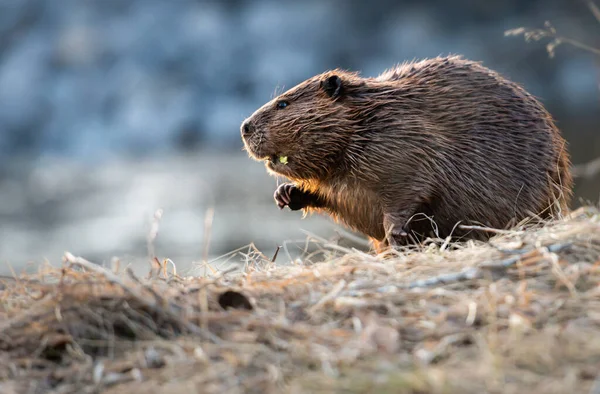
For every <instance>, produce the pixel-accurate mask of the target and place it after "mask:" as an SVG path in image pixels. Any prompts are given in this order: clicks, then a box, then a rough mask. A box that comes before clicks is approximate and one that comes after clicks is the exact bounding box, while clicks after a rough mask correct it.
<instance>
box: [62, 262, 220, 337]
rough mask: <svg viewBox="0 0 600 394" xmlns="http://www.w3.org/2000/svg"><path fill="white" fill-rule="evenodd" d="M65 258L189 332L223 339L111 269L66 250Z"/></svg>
mask: <svg viewBox="0 0 600 394" xmlns="http://www.w3.org/2000/svg"><path fill="white" fill-rule="evenodd" d="M63 259H64V261H65V262H68V263H69V264H72V265H79V266H81V267H83V268H85V269H87V270H89V271H92V272H95V273H97V274H100V275H102V276H104V277H105V278H106V280H108V281H109V282H110V283H113V284H116V285H118V286H120V287H121V288H122V289H123V290H124V291H125V292H126V293H127V294H129V295H130V296H132V297H133V298H134V299H135V300H136V301H137V302H139V303H140V304H141V305H143V306H145V307H146V308H148V309H150V310H151V311H152V312H154V313H156V314H157V315H159V316H162V317H166V318H167V319H166V320H171V321H176V322H178V323H179V324H180V325H181V326H182V327H184V328H185V329H187V330H188V331H189V332H191V333H193V334H196V335H199V336H200V337H202V338H204V339H206V340H210V341H212V342H215V343H220V342H221V339H220V338H218V337H217V336H216V335H214V334H212V333H211V332H209V331H207V330H203V329H201V328H200V327H198V326H196V325H194V324H192V323H190V322H187V321H183V320H182V319H181V317H180V316H179V315H178V314H177V313H175V312H173V311H171V310H167V309H164V308H161V307H160V305H158V303H157V302H156V301H157V300H158V299H160V298H155V299H154V302H152V301H150V300H149V299H148V297H145V296H144V295H143V294H142V293H140V292H139V291H138V290H137V289H136V288H133V287H131V286H129V285H128V284H127V283H125V282H124V281H123V280H122V279H121V278H120V277H118V276H117V275H115V274H113V273H112V272H111V271H109V270H107V269H105V268H104V267H102V266H100V265H98V264H94V263H92V262H90V261H87V260H86V259H84V258H82V257H75V256H74V255H73V254H71V253H69V252H65V255H64V257H63ZM136 279H137V278H136ZM138 282H139V281H138ZM152 293H154V294H153V295H154V296H155V297H157V294H156V293H155V292H153V291H152Z"/></svg>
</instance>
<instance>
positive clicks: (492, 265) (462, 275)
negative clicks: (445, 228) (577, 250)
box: [399, 243, 571, 289]
mask: <svg viewBox="0 0 600 394" xmlns="http://www.w3.org/2000/svg"><path fill="white" fill-rule="evenodd" d="M570 246H571V243H562V244H556V245H550V246H548V248H547V249H548V251H549V252H550V253H556V252H559V251H561V250H563V249H566V248H568V247H570ZM522 258H523V255H518V256H515V257H510V258H508V259H505V260H501V261H499V262H494V261H492V262H484V263H482V264H480V265H479V266H478V267H472V268H466V269H464V270H462V271H460V272H453V273H450V274H443V275H438V276H434V277H431V278H427V279H420V280H416V281H414V282H410V283H408V284H406V285H402V286H399V287H400V288H404V289H414V288H418V287H433V286H437V285H448V284H453V283H458V282H464V281H467V280H472V279H479V278H481V277H483V275H484V273H485V272H488V271H494V270H505V269H507V268H509V267H511V266H513V265H515V264H517V263H518V262H519V261H521V259H522Z"/></svg>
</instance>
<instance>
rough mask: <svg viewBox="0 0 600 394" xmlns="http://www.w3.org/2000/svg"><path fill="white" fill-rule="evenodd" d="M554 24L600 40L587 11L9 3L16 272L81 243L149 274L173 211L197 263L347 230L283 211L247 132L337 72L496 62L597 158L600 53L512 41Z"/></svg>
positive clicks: (4, 130) (1, 268)
mask: <svg viewBox="0 0 600 394" xmlns="http://www.w3.org/2000/svg"><path fill="white" fill-rule="evenodd" d="M545 21H551V22H552V24H553V25H554V27H555V28H556V29H557V32H558V34H559V35H562V36H565V37H569V38H574V39H577V40H579V41H582V42H585V43H586V44H588V45H591V46H593V47H598V48H600V23H599V21H598V20H596V19H595V17H594V15H593V12H591V11H590V8H589V4H588V2H586V1H573V0H555V1H552V0H527V1H523V0H488V1H480V0H454V1H447V0H402V1H400V0H377V1H376V0H369V1H349V0H338V1H333V0H305V1H302V2H286V1H272V0H252V1H241V0H221V1H200V0H178V1H163V0H131V1H127V0H0V272H9V271H10V269H15V270H16V271H17V272H19V271H21V270H23V269H25V268H26V267H29V269H35V267H36V266H37V265H38V264H39V263H41V262H43V261H44V260H45V259H47V260H48V261H50V262H51V263H52V264H60V258H61V256H62V253H63V252H64V251H65V250H69V251H70V252H72V253H74V254H76V255H82V256H84V257H86V258H88V259H90V260H92V261H94V262H98V263H106V262H110V260H111V258H112V257H113V256H119V257H120V258H121V259H122V262H124V263H131V264H133V265H134V266H136V267H146V266H145V265H144V264H146V263H145V258H146V256H147V254H146V253H147V252H146V238H147V235H148V233H149V229H150V222H151V218H152V216H153V214H154V212H155V211H156V210H157V209H159V208H162V209H163V210H164V214H163V216H162V220H161V222H160V231H159V234H158V238H157V239H156V240H155V242H154V248H155V250H156V253H157V254H158V255H159V256H161V257H170V258H171V259H172V260H173V261H174V262H175V263H176V264H177V266H178V268H180V270H181V269H187V268H189V267H192V266H193V263H194V262H198V261H201V260H202V259H203V258H207V257H208V258H210V259H212V258H216V257H218V256H219V255H221V254H224V253H227V252H229V251H231V250H235V249H237V248H240V247H242V246H244V245H248V244H249V243H251V242H254V243H255V244H256V246H257V247H258V248H259V249H260V250H261V251H263V252H264V253H265V254H266V255H269V256H270V255H272V254H273V253H274V251H275V249H276V247H277V245H282V243H283V241H285V240H303V239H305V238H306V235H305V233H304V232H303V231H308V232H311V233H314V234H317V235H319V236H322V237H325V238H328V237H332V236H335V234H336V233H337V232H338V231H339V228H338V227H337V226H335V225H333V224H331V223H330V222H329V221H328V220H327V219H324V218H320V217H316V216H313V217H311V218H307V219H304V220H302V219H301V213H298V212H290V211H287V210H285V211H279V210H278V209H277V208H276V206H275V205H274V203H273V200H272V193H273V191H274V189H275V187H276V185H277V180H276V179H275V178H272V177H270V176H269V175H267V174H266V172H265V170H264V168H263V166H262V165H261V164H260V163H256V162H253V161H251V160H250V159H248V158H247V155H246V153H245V152H243V151H242V149H241V148H242V142H241V139H240V136H239V125H240V123H241V121H242V120H243V119H244V118H245V117H246V116H248V115H250V114H251V113H252V112H253V111H254V110H255V109H256V108H258V107H259V106H261V105H262V104H263V103H265V102H266V101H268V100H270V99H271V98H272V97H273V94H274V92H275V90H276V88H277V89H279V91H280V90H281V89H282V88H289V87H291V86H293V85H295V84H296V83H298V82H300V81H302V80H304V79H306V78H308V77H310V76H312V75H314V74H317V73H320V72H323V71H325V70H326V69H330V68H334V67H342V68H347V69H352V70H357V71H361V72H362V73H363V75H367V76H376V75H377V74H379V73H380V72H382V71H383V70H384V69H386V68H389V67H391V66H393V65H394V64H395V63H400V62H403V61H405V60H411V59H413V58H423V57H432V56H437V55H440V54H442V55H443V54H449V53H452V54H462V55H464V56H465V57H467V58H470V59H473V60H478V61H483V62H484V65H486V66H488V67H490V68H492V69H495V70H497V71H499V72H501V73H502V74H504V75H505V76H506V77H508V78H510V79H513V80H515V81H516V82H519V83H521V84H523V85H524V86H525V88H526V89H527V90H529V91H530V92H531V93H533V94H534V95H536V96H537V97H539V98H540V99H541V100H542V101H543V102H544V104H545V105H546V106H547V108H548V109H549V111H550V112H551V113H552V114H553V115H554V116H555V118H556V119H557V121H558V124H559V127H560V128H561V129H562V131H563V133H564V135H565V137H566V138H567V140H568V141H569V143H570V151H571V155H572V158H573V162H574V163H575V164H578V163H585V162H587V161H590V160H592V159H594V158H596V157H598V156H600V132H599V131H600V130H599V129H598V128H599V125H600V122H599V121H600V99H599V98H600V94H599V92H600V90H599V82H600V72H599V70H600V68H599V61H600V56H598V55H594V54H592V53H590V52H588V51H584V50H581V49H577V48H574V47H572V46H570V45H566V44H565V45H562V46H560V47H558V48H557V49H556V51H555V52H556V53H555V56H554V57H553V58H550V57H549V55H548V53H547V51H546V48H545V46H546V44H547V43H548V42H550V41H551V39H543V40H541V41H540V42H530V43H526V42H525V41H524V39H523V37H521V36H519V37H505V36H504V32H505V31H506V30H509V29H514V28H518V27H529V28H542V27H543V26H544V22H545ZM599 180H600V178H599V177H598V176H596V177H587V178H585V179H578V180H577V186H576V195H577V200H576V201H575V205H579V204H580V202H579V199H584V200H589V201H592V202H597V201H598V195H599V192H600V182H599ZM206 244H208V245H210V246H209V249H208V251H207V250H206V248H205V245H206ZM301 245H302V243H301ZM290 248H291V247H290ZM290 253H292V254H293V252H290ZM236 259H237V260H236V261H239V260H240V257H239V256H238V257H236ZM286 260H287V261H289V257H288V256H287V255H286V256H282V255H280V257H279V258H278V262H282V263H284V262H285V261H286ZM219 261H220V260H219Z"/></svg>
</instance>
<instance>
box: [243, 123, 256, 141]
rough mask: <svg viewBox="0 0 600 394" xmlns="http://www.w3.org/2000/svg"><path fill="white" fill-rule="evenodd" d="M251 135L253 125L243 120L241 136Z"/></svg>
mask: <svg viewBox="0 0 600 394" xmlns="http://www.w3.org/2000/svg"><path fill="white" fill-rule="evenodd" d="M252 133H254V125H253V124H252V122H250V121H249V120H245V121H244V123H242V135H243V136H245V137H246V136H249V135H250V134H252Z"/></svg>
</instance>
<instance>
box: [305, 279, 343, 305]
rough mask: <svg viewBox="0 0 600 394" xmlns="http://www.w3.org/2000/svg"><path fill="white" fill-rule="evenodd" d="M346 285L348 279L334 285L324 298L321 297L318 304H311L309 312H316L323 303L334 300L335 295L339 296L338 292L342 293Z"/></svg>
mask: <svg viewBox="0 0 600 394" xmlns="http://www.w3.org/2000/svg"><path fill="white" fill-rule="evenodd" d="M345 286H346V281H345V280H343V279H342V280H340V281H339V282H338V283H337V284H336V285H335V286H334V287H333V289H331V291H329V293H327V294H325V295H324V296H323V298H321V299H320V300H319V301H318V302H317V303H316V304H314V305H313V306H311V307H310V308H309V309H308V313H310V314H313V313H315V312H316V311H317V310H318V309H320V308H321V307H322V306H323V305H325V304H326V303H327V302H329V301H331V300H333V299H334V298H335V297H337V295H338V294H340V292H341V291H342V290H343V289H344V287H345Z"/></svg>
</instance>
